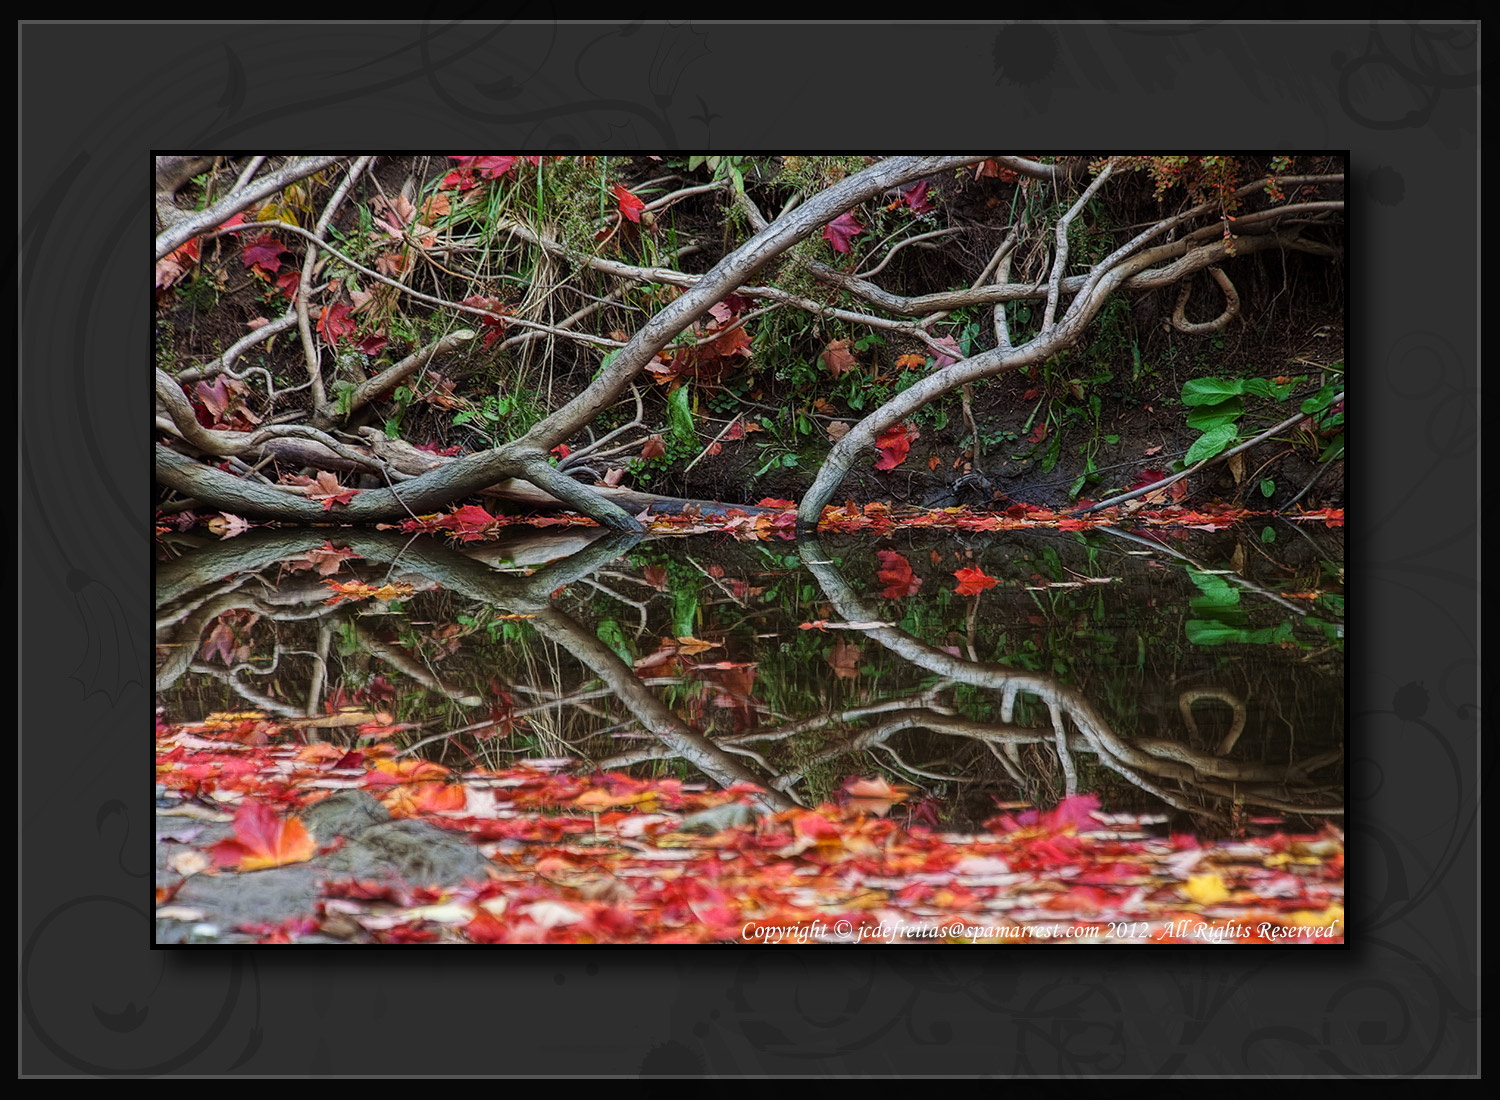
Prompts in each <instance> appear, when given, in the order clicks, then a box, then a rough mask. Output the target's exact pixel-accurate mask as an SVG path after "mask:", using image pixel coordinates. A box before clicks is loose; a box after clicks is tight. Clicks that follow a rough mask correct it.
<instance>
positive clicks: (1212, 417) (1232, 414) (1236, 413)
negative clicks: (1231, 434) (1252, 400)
mask: <svg viewBox="0 0 1500 1100" xmlns="http://www.w3.org/2000/svg"><path fill="white" fill-rule="evenodd" d="M1244 411H1245V403H1244V402H1243V401H1241V400H1240V399H1239V398H1238V397H1232V398H1230V399H1229V400H1228V401H1220V402H1219V403H1218V404H1217V405H1204V406H1202V407H1200V408H1196V409H1194V410H1193V411H1192V412H1190V413H1188V415H1187V426H1188V427H1189V428H1196V429H1197V430H1198V431H1200V432H1206V431H1208V430H1209V429H1211V428H1217V427H1219V426H1221V425H1223V424H1232V423H1234V422H1235V421H1236V420H1238V419H1239V418H1240V414H1241V413H1243V412H1244Z"/></svg>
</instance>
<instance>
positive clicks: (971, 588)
mask: <svg viewBox="0 0 1500 1100" xmlns="http://www.w3.org/2000/svg"><path fill="white" fill-rule="evenodd" d="M953 575H954V576H955V577H957V578H958V586H957V587H956V588H954V590H953V591H954V592H956V593H958V595H960V596H977V595H979V593H981V592H983V591H984V590H985V589H987V588H994V587H995V585H997V584H999V583H1000V582H999V581H998V580H996V579H995V578H994V577H992V576H990V575H989V574H988V573H986V572H985V571H984V570H983V569H967V568H965V569H958V570H955V571H954V573H953Z"/></svg>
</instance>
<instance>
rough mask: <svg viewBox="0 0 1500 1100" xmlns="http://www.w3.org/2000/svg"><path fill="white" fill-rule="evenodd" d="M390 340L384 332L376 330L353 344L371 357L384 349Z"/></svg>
mask: <svg viewBox="0 0 1500 1100" xmlns="http://www.w3.org/2000/svg"><path fill="white" fill-rule="evenodd" d="M390 342H391V341H390V338H389V337H388V336H386V335H385V334H384V333H379V332H377V333H374V334H372V335H370V336H366V337H364V338H363V339H361V340H360V341H359V343H357V344H355V345H354V346H355V347H357V348H358V349H359V350H360V351H362V352H364V353H365V354H366V355H368V356H370V358H372V359H373V358H374V357H375V356H377V355H379V354H380V353H381V352H382V351H384V350H385V346H386V345H387V344H389V343H390Z"/></svg>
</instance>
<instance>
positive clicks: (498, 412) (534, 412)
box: [453, 390, 546, 445]
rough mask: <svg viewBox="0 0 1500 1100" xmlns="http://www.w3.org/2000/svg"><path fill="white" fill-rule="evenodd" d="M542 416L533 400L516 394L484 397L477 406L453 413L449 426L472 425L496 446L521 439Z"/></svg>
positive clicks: (521, 392) (527, 395)
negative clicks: (451, 422) (451, 424)
mask: <svg viewBox="0 0 1500 1100" xmlns="http://www.w3.org/2000/svg"><path fill="white" fill-rule="evenodd" d="M471 404H472V403H471ZM545 415H546V410H545V409H544V408H542V406H541V403H540V402H539V401H538V400H537V399H536V397H535V396H533V395H532V394H530V393H529V392H526V391H523V390H516V391H513V392H511V393H504V392H497V393H490V394H485V396H484V397H483V398H482V399H481V400H480V402H479V404H478V405H475V406H472V407H471V408H468V409H465V410H463V411H462V412H460V413H457V414H456V415H455V416H454V417H453V423H454V425H455V426H458V425H462V424H472V425H473V426H474V427H475V428H477V429H478V430H479V431H480V432H482V433H484V434H485V435H486V436H487V437H489V439H490V440H491V442H492V443H494V444H496V445H498V444H501V443H505V442H507V441H509V440H512V439H515V438H517V437H518V436H521V435H524V434H525V433H526V432H527V431H528V430H529V429H530V428H531V426H532V425H533V424H535V423H536V422H537V421H539V420H541V419H542V417H543V416H545Z"/></svg>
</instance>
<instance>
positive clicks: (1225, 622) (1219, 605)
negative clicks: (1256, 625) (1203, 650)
mask: <svg viewBox="0 0 1500 1100" xmlns="http://www.w3.org/2000/svg"><path fill="white" fill-rule="evenodd" d="M1188 576H1189V578H1190V579H1191V580H1192V582H1193V584H1194V585H1196V586H1197V588H1198V591H1199V593H1200V595H1198V596H1194V597H1193V599H1192V600H1190V601H1189V603H1188V606H1190V607H1191V608H1192V609H1193V611H1194V613H1196V614H1198V615H1201V616H1203V617H1202V618H1197V619H1189V620H1188V621H1187V623H1186V625H1185V626H1184V632H1185V633H1186V635H1187V640H1188V641H1189V642H1191V643H1192V644H1193V645H1223V644H1224V643H1226V642H1242V643H1246V644H1249V645H1264V644H1267V643H1278V644H1279V643H1281V642H1284V641H1288V640H1289V639H1290V638H1291V636H1292V624H1291V623H1290V622H1288V621H1285V620H1283V621H1282V622H1279V623H1277V624H1276V625H1275V626H1268V627H1262V628H1260V629H1258V630H1252V629H1251V628H1250V625H1249V622H1250V619H1249V615H1248V614H1247V613H1246V611H1245V609H1244V608H1242V607H1241V606H1240V590H1239V589H1238V588H1236V587H1235V586H1234V585H1232V584H1230V583H1229V582H1228V581H1227V580H1225V579H1224V578H1223V577H1222V576H1220V575H1218V574H1216V573H1203V572H1200V571H1198V570H1197V569H1189V570H1188Z"/></svg>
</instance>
